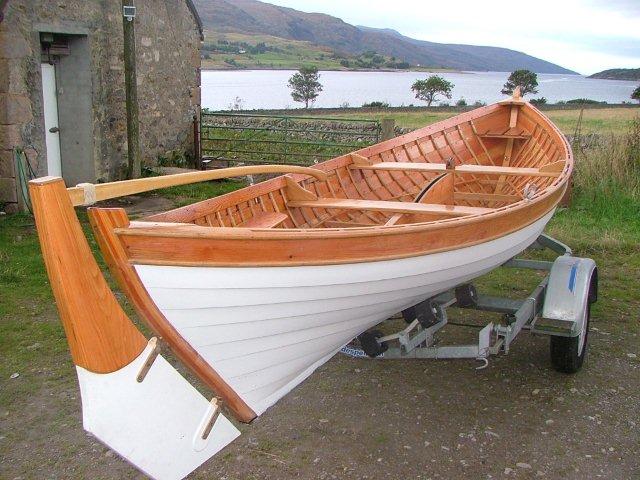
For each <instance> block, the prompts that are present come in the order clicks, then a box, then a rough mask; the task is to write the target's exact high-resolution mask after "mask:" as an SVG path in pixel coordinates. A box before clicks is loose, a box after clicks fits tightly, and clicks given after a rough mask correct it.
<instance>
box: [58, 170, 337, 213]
mask: <svg viewBox="0 0 640 480" xmlns="http://www.w3.org/2000/svg"><path fill="white" fill-rule="evenodd" d="M260 173H300V174H303V175H310V176H312V177H315V178H317V179H318V180H321V181H323V180H326V179H327V174H326V173H325V172H323V171H322V170H318V169H317V168H309V167H298V166H294V165H249V166H244V167H231V168H221V169H218V170H206V171H203V172H188V173H178V174H175V175H163V176H160V177H148V178H137V179H135V180H123V181H120V182H111V183H100V184H97V185H94V184H92V183H81V184H79V185H78V186H75V187H71V188H67V192H68V193H69V197H70V198H71V203H73V206H74V207H77V206H80V205H84V206H87V205H93V204H94V203H96V202H99V201H101V200H108V199H109V198H117V197H124V196H127V195H135V194H136V193H142V192H149V191H151V190H157V189H159V188H167V187H174V186H177V185H187V184H189V183H197V182H206V181H208V180H218V179H221V178H230V177H241V176H244V175H253V174H260Z"/></svg>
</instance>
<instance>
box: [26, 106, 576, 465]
mask: <svg viewBox="0 0 640 480" xmlns="http://www.w3.org/2000/svg"><path fill="white" fill-rule="evenodd" d="M572 169H573V158H572V153H571V150H570V147H569V145H568V143H567V141H566V140H565V138H564V136H563V135H562V134H561V132H560V131H559V130H558V129H557V128H556V127H555V126H554V125H553V124H552V123H551V122H550V121H549V120H548V119H547V118H546V117H545V116H544V115H543V114H542V113H540V112H539V111H538V110H537V109H536V108H534V107H533V106H531V105H530V104H528V103H527V102H525V101H523V100H522V99H521V98H519V96H517V95H516V96H514V98H512V99H510V100H506V101H503V102H500V103H497V104H494V105H490V106H486V107H482V108H478V109H476V110H473V111H470V112H468V113H464V114H461V115H458V116H456V117H454V118H451V119H449V120H446V121H443V122H439V123H437V124H434V125H431V126H429V127H426V128H422V129H419V130H416V131H414V132H411V133H409V134H406V135H403V136H401V137H397V138H394V139H392V140H389V141H385V142H382V143H379V144H377V145H373V146H371V147H367V148H364V149H362V150H359V151H357V152H353V153H351V154H349V155H344V156H340V157H337V158H334V159H331V160H329V161H326V162H324V163H320V164H317V165H315V166H314V167H313V168H304V167H290V166H255V167H235V168H231V169H226V170H214V171H207V172H195V173H189V174H182V175H174V176H167V177H156V178H148V179H141V180H132V181H125V182H114V183H111V184H101V185H80V186H77V187H73V188H69V189H66V188H65V187H64V184H63V183H62V180H61V179H56V178H50V177H45V178H43V179H37V180H34V181H32V182H31V184H30V190H31V196H32V202H33V205H34V209H35V216H36V222H37V227H38V231H39V234H40V240H41V244H42V248H43V252H44V258H45V262H46V264H47V269H48V272H49V277H50V279H51V283H52V288H53V290H54V294H55V296H56V300H57V303H58V308H59V310H60V315H61V317H62V320H63V323H64V325H65V329H66V332H67V337H68V340H69V344H70V348H71V352H72V355H73V358H74V362H75V363H76V365H77V366H78V368H79V369H82V372H83V375H84V376H85V377H86V376H87V375H88V374H89V373H91V374H96V375H100V374H110V373H113V372H117V371H120V370H122V369H124V368H126V367H127V365H130V364H131V363H132V362H134V361H141V360H139V359H140V358H141V356H143V355H144V352H145V351H147V350H148V348H149V347H148V344H147V340H146V339H145V338H144V337H143V336H142V335H141V333H140V332H139V331H138V329H137V328H136V327H135V326H134V325H133V324H132V323H131V321H130V320H129V319H128V318H127V316H126V315H125V314H124V312H123V311H122V310H121V309H120V307H119V305H118V303H117V302H116V301H115V299H114V298H113V294H112V293H111V291H110V290H109V287H108V286H107V284H106V283H105V282H104V279H103V278H102V276H101V274H100V270H99V268H98V267H97V265H96V264H95V261H94V260H93V257H92V256H91V253H90V250H89V248H88V246H87V244H86V240H85V239H84V238H83V236H82V232H81V229H80V226H79V224H78V222H77V218H76V216H75V213H74V211H73V207H72V205H76V206H77V205H83V204H91V203H94V202H95V201H99V200H102V199H106V198H113V197H116V196H122V195H127V194H132V193H138V192H142V191H147V190H151V189H155V188H161V187H165V186H169V185H176V184H184V183H191V182H194V181H203V180H210V179H214V178H223V177H230V176H237V175H246V174H252V173H258V172H266V173H272V172H281V173H287V174H286V175H284V176H278V177H276V178H272V179H270V180H267V181H264V182H261V183H258V184H255V185H252V186H249V187H246V188H243V189H241V190H238V191H235V192H232V193H229V194H226V195H222V196H220V197H216V198H212V199H209V200H205V201H202V202H198V203H195V204H192V205H188V206H186V207H182V208H178V209H175V210H171V211H167V212H164V213H161V214H157V215H152V216H150V217H147V218H143V219H139V220H135V221H133V220H130V219H129V218H128V216H127V214H126V213H125V211H124V210H123V209H120V208H101V207H92V208H90V209H89V218H90V222H91V226H92V228H93V231H94V234H95V237H96V239H97V241H98V244H99V246H100V249H101V251H102V255H103V257H104V259H105V261H106V263H107V265H108V267H109V269H110V271H111V273H112V275H113V277H114V278H115V279H116V281H117V283H118V285H119V286H120V288H121V289H122V290H123V291H124V293H125V294H126V296H127V298H128V299H129V301H130V302H131V304H133V306H134V307H135V309H136V311H137V313H138V314H139V316H140V318H141V319H142V320H143V321H145V322H146V323H147V325H148V326H149V327H150V328H151V329H152V330H153V331H154V332H155V334H156V335H158V337H160V338H161V339H162V340H163V342H164V343H166V344H167V345H168V346H169V347H170V349H171V350H172V351H173V352H174V353H175V355H176V356H177V357H178V359H180V360H181V361H182V362H183V363H184V364H185V365H186V366H188V367H189V368H190V369H191V370H192V371H193V372H194V373H195V374H196V375H197V376H198V377H199V378H200V379H201V380H203V381H204V382H205V383H206V384H207V385H208V386H209V387H211V388H212V389H213V390H214V392H215V394H216V395H217V397H218V398H219V399H221V400H222V401H223V402H224V404H225V405H226V407H227V408H228V409H229V410H230V411H231V412H232V413H233V414H234V415H235V417H236V418H237V419H239V420H241V421H244V422H250V421H251V420H252V419H254V418H255V417H256V416H257V415H260V414H261V413H263V412H264V411H265V410H266V409H267V408H268V407H269V406H271V405H273V404H274V403H275V402H276V401H278V400H279V399H280V398H282V397H283V396H284V395H285V394H286V393H287V392H289V391H290V390H291V389H292V388H294V387H295V386H296V385H298V384H299V383H300V382H301V381H303V380H304V379H305V378H306V377H307V376H309V375H310V374H311V373H312V372H313V371H314V370H315V369H316V368H317V367H318V366H319V365H321V364H322V363H324V362H326V361H327V360H328V359H329V358H330V357H331V356H332V355H334V354H335V353H336V352H337V351H338V350H339V349H340V348H341V347H342V346H344V345H345V344H346V343H347V342H348V341H349V340H351V339H352V338H354V337H355V336H357V335H359V334H360V333H362V332H364V331H365V330H367V329H369V328H371V327H373V326H374V325H376V324H378V323H379V322H381V321H383V320H385V319H386V318H388V317H389V316H391V315H393V314H394V313H397V312H399V311H402V310H404V309H407V308H408V307H410V306H412V305H415V304H417V303H419V302H421V301H423V300H425V299H427V298H430V297H432V296H434V295H436V294H438V293H440V292H442V291H445V290H447V289H449V288H451V287H454V286H456V285H458V284H461V283H464V282H467V281H469V280H471V279H473V278H475V277H477V276H479V275H482V274H484V273H486V272H488V271H490V270H492V269H494V268H496V267H497V266H499V265H500V264H502V263H504V262H505V261H506V260H508V259H509V258H511V257H513V256H515V255H516V254H518V253H520V252H521V251H522V250H524V249H525V248H526V247H528V246H529V245H530V244H531V243H532V242H533V241H534V240H535V239H536V238H537V237H538V236H539V235H540V233H541V232H542V230H543V229H544V227H545V225H546V223H547V222H548V221H549V219H550V218H551V216H552V215H553V212H554V211H555V209H556V207H557V205H558V202H559V201H560V199H561V198H562V196H563V194H564V192H565V190H566V187H567V185H568V180H569V178H570V175H571V172H572ZM85 372H88V373H86V374H85ZM89 376H90V375H89ZM227 436H228V437H229V438H230V437H232V436H233V432H227ZM234 438H235V437H234ZM229 441H230V440H229ZM223 446H224V445H223ZM220 448H221V447H220ZM214 453H215V452H214ZM125 456H126V455H125ZM134 463H135V462H134Z"/></svg>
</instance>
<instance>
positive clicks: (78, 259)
mask: <svg viewBox="0 0 640 480" xmlns="http://www.w3.org/2000/svg"><path fill="white" fill-rule="evenodd" d="M29 193H30V197H31V203H32V205H33V214H34V217H35V222H36V228H37V230H38V238H39V239H40V246H41V248H42V257H43V260H44V264H45V267H46V269H47V275H48V277H49V282H50V284H51V290H53V296H54V297H55V299H56V306H57V307H58V312H59V314H60V320H61V321H62V325H63V327H64V331H65V334H66V336H67V342H68V343H69V350H71V357H72V358H73V363H75V364H76V365H78V366H79V367H82V368H84V369H85V370H89V371H90V372H94V373H111V372H115V371H116V370H120V369H121V368H122V367H124V366H126V365H128V364H129V363H131V362H132V361H133V360H134V359H136V358H137V357H138V356H139V355H140V354H141V353H142V351H143V350H144V348H145V347H146V345H147V340H146V339H145V337H144V336H143V335H142V334H141V333H140V332H139V331H138V329H137V328H136V327H135V326H134V325H133V323H132V322H131V320H130V319H129V318H128V317H127V315H126V313H125V312H124V311H123V310H122V308H121V307H120V305H119V304H118V301H117V300H116V298H115V296H114V295H113V292H112V291H111V289H110V288H109V286H108V285H107V282H106V281H105V279H104V277H103V276H102V272H101V271H100V268H99V267H98V264H97V263H96V261H95V258H94V257H93V254H92V253H91V249H90V248H89V244H88V243H87V240H86V238H85V236H84V233H83V231H82V227H81V226H80V222H79V221H78V217H77V216H76V214H75V212H74V210H73V206H72V204H71V200H70V198H69V195H68V194H67V191H66V189H65V185H64V182H63V180H62V179H61V178H55V177H43V178H39V179H37V180H32V181H31V182H29Z"/></svg>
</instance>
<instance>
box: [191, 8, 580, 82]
mask: <svg viewBox="0 0 640 480" xmlns="http://www.w3.org/2000/svg"><path fill="white" fill-rule="evenodd" d="M194 3H195V5H196V7H197V9H198V12H199V14H200V17H201V18H202V22H203V24H204V26H205V28H206V29H207V30H211V31H215V32H236V33H245V34H263V35H271V36H275V37H281V38H286V39H291V40H302V41H307V42H312V43H315V44H317V45H322V46H325V47H330V48H332V49H334V50H336V51H337V52H345V53H348V54H350V55H360V54H363V53H365V52H368V51H375V52H377V53H379V54H382V55H385V56H387V57H395V58H397V59H399V60H401V61H404V62H408V63H410V64H412V65H422V66H428V67H434V68H451V69H456V70H476V71H512V70H516V69H519V68H526V69H529V70H533V71H535V72H538V73H575V72H572V71H570V70H567V69H566V68H563V67H560V66H558V65H555V64H553V63H550V62H547V61H544V60H541V59H538V58H535V57H532V56H530V55H526V54H524V53H522V52H516V51H514V50H509V49H505V48H498V47H481V46H472V45H453V44H451V45H449V44H442V43H434V42H426V41H422V40H415V39H412V38H409V37H405V36H403V35H401V34H400V33H398V32H396V31H395V30H391V29H375V28H368V27H356V26H354V25H350V24H348V23H346V22H344V21H342V20H340V19H339V18H336V17H332V16H330V15H325V14H322V13H304V12H300V11H298V10H294V9H292V8H285V7H278V6H275V5H271V4H268V3H263V2H259V1H256V0H194Z"/></svg>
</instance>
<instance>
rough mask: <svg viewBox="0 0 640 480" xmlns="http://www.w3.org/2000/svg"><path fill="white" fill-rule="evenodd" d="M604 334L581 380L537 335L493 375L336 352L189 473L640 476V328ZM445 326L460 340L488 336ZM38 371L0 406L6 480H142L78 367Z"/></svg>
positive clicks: (460, 363) (596, 338)
mask: <svg viewBox="0 0 640 480" xmlns="http://www.w3.org/2000/svg"><path fill="white" fill-rule="evenodd" d="M53 320H54V321H55V316H54V318H53ZM593 327H594V328H593V329H592V334H591V339H590V342H591V345H590V351H589V357H588V359H587V363H586V364H585V367H584V368H583V370H582V371H581V372H579V373H578V374H576V375H564V374H560V373H556V372H555V371H553V370H552V369H551V366H550V363H549V356H548V349H549V347H548V339H546V338H543V337H534V336H530V335H528V334H526V333H525V334H523V335H522V336H521V337H520V338H518V340H517V341H516V343H515V344H514V345H513V346H512V347H513V348H512V351H511V353H510V354H509V355H507V356H499V357H494V358H493V359H492V360H491V362H490V364H489V366H488V367H487V368H486V369H483V370H476V369H475V367H476V366H477V365H478V364H477V362H475V361H470V360H457V361H433V360H405V361H393V360H387V361H384V360H383V361H379V360H369V359H352V358H350V357H346V356H344V355H341V354H339V355H337V356H336V357H334V358H333V359H332V360H331V361H329V362H328V363H327V364H326V365H325V366H323V367H322V368H320V369H319V370H318V371H317V372H316V373H315V374H313V375H312V376H311V377H310V378H309V379H308V380H307V381H306V382H304V383H303V384H302V385H301V386H300V387H298V388H297V389H295V390H294V391H293V392H291V393H290V394H289V395H288V396H286V397H285V398H284V399H283V400H282V401H281V402H280V403H278V404H277V405H276V406H274V407H273V408H271V409H270V410H269V411H268V412H267V413H266V414H265V415H263V416H262V417H260V418H259V419H257V420H256V421H255V422H254V423H253V424H252V425H243V426H241V427H240V428H241V430H242V433H243V434H242V436H241V437H240V438H239V439H238V440H236V441H235V442H234V443H232V444H231V445H229V446H228V447H227V448H226V449H225V450H223V451H222V452H221V453H220V454H218V455H217V456H216V457H214V458H213V459H211V460H209V461H208V462H207V463H205V464H204V465H203V466H202V467H200V468H199V469H198V470H196V471H195V472H194V473H193V474H192V475H191V476H190V478H194V479H210V478H220V479H342V478H349V479H354V478H355V479H385V478H391V479H396V478H407V479H459V478H473V479H476V478H477V479H484V478H550V479H585V478H587V479H590V478H604V479H638V478H640V459H639V454H640V433H639V428H638V427H639V426H638V422H640V419H639V418H638V417H639V415H638V413H639V412H640V402H639V395H638V385H639V384H640V376H639V372H640V361H639V359H638V358H637V357H635V356H634V352H635V353H637V351H638V332H637V329H635V328H633V329H632V330H628V329H629V328H630V327H628V326H623V325H609V327H613V328H609V327H607V325H601V322H599V321H598V319H597V318H594V319H593ZM448 328H449V329H450V331H449V332H444V333H445V335H446V334H448V338H450V339H452V340H453V341H465V340H467V339H468V338H470V336H473V335H475V333H476V332H477V330H474V329H469V328H461V327H448ZM56 355H57V357H59V358H58V361H61V362H67V363H69V359H68V354H67V353H66V352H62V351H61V352H57V353H56ZM35 373H36V374H38V375H39V376H40V377H41V378H42V385H41V386H39V387H38V388H37V389H36V391H35V392H34V394H33V396H31V397H29V398H25V399H24V404H23V408H21V411H19V412H1V411H0V432H1V433H0V478H2V479H27V478H34V479H40V478H100V479H102V478H104V479H123V478H142V476H141V475H140V474H139V473H137V472H136V471H135V470H134V469H133V468H132V467H130V466H129V465H127V464H126V463H125V462H124V461H122V460H121V459H120V458H119V457H118V456H117V455H115V454H113V453H112V452H111V451H110V450H108V449H107V448H106V447H104V446H102V445H101V444H100V443H98V442H97V441H96V440H95V439H94V438H93V437H91V436H90V435H88V434H86V433H85V432H84V431H83V430H82V427H81V416H80V402H79V397H78V390H77V386H76V382H75V379H74V375H73V371H72V368H71V365H70V364H69V369H68V375H63V376H61V377H60V376H59V377H57V378H50V376H48V373H47V371H46V370H45V371H40V372H35ZM11 381H12V382H19V381H21V377H18V378H16V379H13V380H11ZM4 385H7V383H4ZM9 385H10V384H9Z"/></svg>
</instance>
